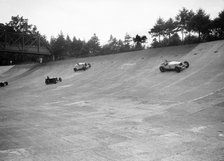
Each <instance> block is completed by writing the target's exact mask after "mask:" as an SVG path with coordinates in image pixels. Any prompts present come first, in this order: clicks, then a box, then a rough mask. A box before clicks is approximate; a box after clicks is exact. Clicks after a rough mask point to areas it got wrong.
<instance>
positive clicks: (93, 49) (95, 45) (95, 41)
mask: <svg viewBox="0 0 224 161" xmlns="http://www.w3.org/2000/svg"><path fill="white" fill-rule="evenodd" d="M86 47H87V49H88V51H89V54H88V55H89V56H93V55H98V54H99V53H100V50H101V47H100V42H99V38H98V37H97V36H96V34H93V36H92V37H91V38H90V40H89V41H88V42H87V44H86Z"/></svg>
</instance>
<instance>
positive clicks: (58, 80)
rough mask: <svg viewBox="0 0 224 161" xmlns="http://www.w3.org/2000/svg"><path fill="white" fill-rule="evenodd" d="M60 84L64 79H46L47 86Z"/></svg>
mask: <svg viewBox="0 0 224 161" xmlns="http://www.w3.org/2000/svg"><path fill="white" fill-rule="evenodd" d="M58 82H62V79H61V78H60V77H59V78H49V77H47V78H46V79H45V84H46V85H47V84H56V83H58Z"/></svg>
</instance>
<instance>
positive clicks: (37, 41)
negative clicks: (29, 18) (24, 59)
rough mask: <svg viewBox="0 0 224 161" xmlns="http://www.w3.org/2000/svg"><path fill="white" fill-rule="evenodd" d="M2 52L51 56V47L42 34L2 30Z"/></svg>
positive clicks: (0, 37) (0, 51)
mask: <svg viewBox="0 0 224 161" xmlns="http://www.w3.org/2000/svg"><path fill="white" fill-rule="evenodd" d="M0 53H21V54H34V55H43V56H50V55H52V54H51V49H50V46H49V45H48V44H47V42H46V40H44V39H43V37H41V35H33V34H25V33H10V32H0Z"/></svg>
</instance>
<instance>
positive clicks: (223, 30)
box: [212, 10, 224, 39]
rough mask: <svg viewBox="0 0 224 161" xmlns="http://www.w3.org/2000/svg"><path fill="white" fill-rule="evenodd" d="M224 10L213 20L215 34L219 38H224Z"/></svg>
mask: <svg viewBox="0 0 224 161" xmlns="http://www.w3.org/2000/svg"><path fill="white" fill-rule="evenodd" d="M223 22H224V10H223V11H221V12H220V13H219V16H218V17H217V18H215V19H214V20H213V21H212V30H213V34H214V36H215V37H216V38H217V39H224V23H223Z"/></svg>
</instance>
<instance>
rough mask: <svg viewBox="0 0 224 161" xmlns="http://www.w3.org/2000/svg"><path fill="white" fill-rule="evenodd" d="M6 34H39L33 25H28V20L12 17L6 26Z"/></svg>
mask: <svg viewBox="0 0 224 161" xmlns="http://www.w3.org/2000/svg"><path fill="white" fill-rule="evenodd" d="M6 26H7V31H8V32H17V33H25V34H39V32H38V31H37V27H36V26H35V25H31V24H28V19H25V18H23V16H22V17H20V16H19V15H17V16H12V17H11V21H10V22H9V23H7V24H6Z"/></svg>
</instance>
